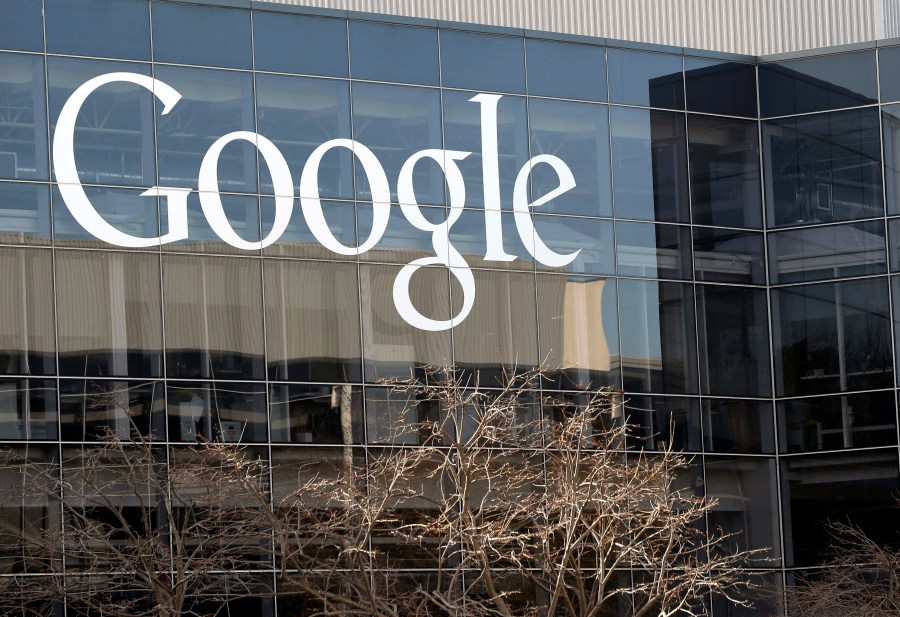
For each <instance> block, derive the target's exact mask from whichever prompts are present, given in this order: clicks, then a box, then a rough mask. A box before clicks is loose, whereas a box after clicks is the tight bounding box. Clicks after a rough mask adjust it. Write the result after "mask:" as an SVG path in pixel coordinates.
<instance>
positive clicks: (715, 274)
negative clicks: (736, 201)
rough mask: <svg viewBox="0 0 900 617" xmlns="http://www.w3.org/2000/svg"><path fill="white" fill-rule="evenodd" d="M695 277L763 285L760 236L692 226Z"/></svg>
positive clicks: (703, 279)
mask: <svg viewBox="0 0 900 617" xmlns="http://www.w3.org/2000/svg"><path fill="white" fill-rule="evenodd" d="M693 232H694V276H695V277H696V278H697V280H698V281H715V282H721V283H751V284H754V285H764V284H765V283H766V269H765V264H764V262H765V248H764V246H763V234H761V233H754V232H743V231H733V230H730V229H712V228H704V227H694V228H693Z"/></svg>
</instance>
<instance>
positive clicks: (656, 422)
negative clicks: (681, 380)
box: [625, 395, 701, 452]
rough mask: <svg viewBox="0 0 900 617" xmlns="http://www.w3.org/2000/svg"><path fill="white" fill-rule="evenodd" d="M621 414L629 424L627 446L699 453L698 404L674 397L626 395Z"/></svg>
mask: <svg viewBox="0 0 900 617" xmlns="http://www.w3.org/2000/svg"><path fill="white" fill-rule="evenodd" d="M625 399H626V400H625V415H626V417H627V420H628V422H629V423H631V424H632V425H633V439H631V440H630V441H631V444H630V445H631V447H633V448H637V449H645V450H666V449H668V448H670V447H671V448H672V449H674V450H682V451H688V452H699V451H700V448H701V442H700V401H699V400H698V399H696V398H681V397H677V396H627V395H626V397H625Z"/></svg>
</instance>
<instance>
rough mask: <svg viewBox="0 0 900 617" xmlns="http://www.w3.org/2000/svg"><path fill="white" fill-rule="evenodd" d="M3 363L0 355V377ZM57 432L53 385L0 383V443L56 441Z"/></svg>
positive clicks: (20, 381) (42, 382) (46, 382)
mask: <svg viewBox="0 0 900 617" xmlns="http://www.w3.org/2000/svg"><path fill="white" fill-rule="evenodd" d="M3 363H4V357H3V354H2V352H0V374H2V373H5V372H6V371H4V370H3ZM56 432H57V431H56V382H55V381H50V380H45V379H0V439H2V440H17V439H27V440H29V441H37V440H42V439H56ZM7 465H8V463H7ZM8 469H9V468H8V467H7V470H8ZM4 487H5V488H7V489H8V488H9V484H8V483H4Z"/></svg>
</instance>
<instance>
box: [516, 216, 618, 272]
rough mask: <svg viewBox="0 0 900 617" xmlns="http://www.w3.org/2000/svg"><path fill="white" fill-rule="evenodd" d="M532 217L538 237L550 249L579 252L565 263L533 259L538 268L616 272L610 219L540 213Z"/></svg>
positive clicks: (558, 270)
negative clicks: (557, 263)
mask: <svg viewBox="0 0 900 617" xmlns="http://www.w3.org/2000/svg"><path fill="white" fill-rule="evenodd" d="M531 218H532V220H533V221H534V231H535V234H536V235H537V237H538V239H539V240H541V241H542V242H543V243H544V244H545V245H546V246H547V248H549V249H550V250H551V251H553V252H555V253H559V254H562V255H571V254H573V253H578V256H577V257H575V259H574V260H572V261H571V262H570V263H569V264H568V265H565V266H562V267H559V268H552V267H549V266H545V265H543V264H541V263H540V262H536V263H537V267H538V269H540V270H552V271H556V272H571V273H573V274H615V273H616V259H615V255H614V248H613V223H612V221H606V220H599V219H585V218H572V217H567V216H543V215H536V216H532V217H531Z"/></svg>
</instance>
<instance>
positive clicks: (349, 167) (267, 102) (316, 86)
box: [223, 74, 368, 198]
mask: <svg viewBox="0 0 900 617" xmlns="http://www.w3.org/2000/svg"><path fill="white" fill-rule="evenodd" d="M256 113H257V116H258V120H257V121H258V124H259V128H258V129H257V130H258V132H259V134H260V135H262V136H263V137H266V138H268V139H269V140H270V141H272V142H273V143H274V144H275V145H276V146H277V147H278V150H279V151H280V152H281V154H282V155H283V156H284V158H285V160H286V161H287V163H288V167H289V168H290V170H291V176H292V179H293V181H294V190H295V191H296V193H297V195H300V176H301V171H302V169H303V166H304V165H305V164H306V159H308V158H309V155H310V154H311V153H312V151H313V150H314V149H316V148H317V147H319V145H321V144H323V143H325V142H326V141H330V140H332V139H338V138H344V139H350V138H351V137H352V130H351V126H350V86H349V82H346V81H342V80H335V79H314V78H309V77H288V76H283V75H262V74H258V75H257V76H256ZM223 134H224V133H223ZM366 145H368V144H366ZM259 173H260V188H261V190H262V192H264V193H272V191H273V188H272V180H271V174H270V172H269V168H268V166H267V165H266V164H265V161H263V160H261V161H260V170H259ZM317 185H318V189H319V196H320V197H337V198H352V197H353V154H352V153H351V152H350V150H348V149H347V148H334V149H332V150H330V151H329V152H328V153H327V154H325V156H324V157H323V158H322V162H321V163H320V165H319V176H318V182H317ZM304 197H308V195H304Z"/></svg>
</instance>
